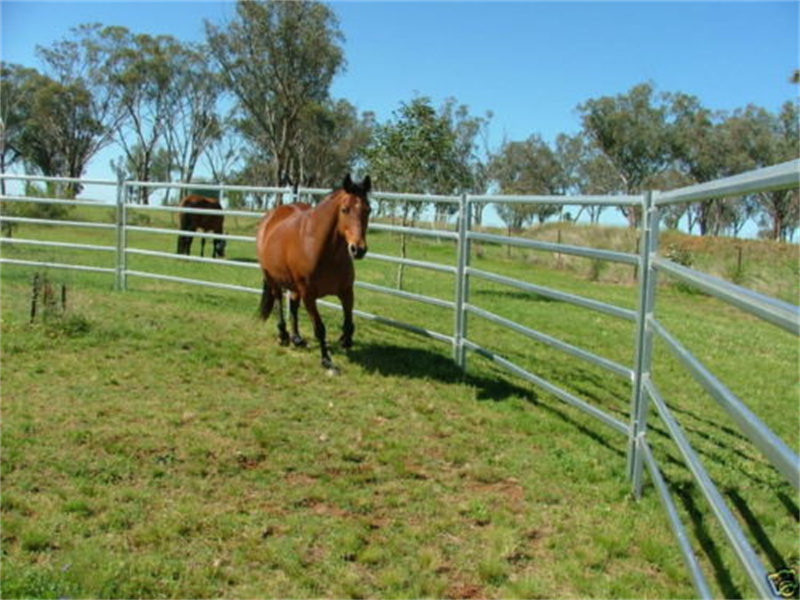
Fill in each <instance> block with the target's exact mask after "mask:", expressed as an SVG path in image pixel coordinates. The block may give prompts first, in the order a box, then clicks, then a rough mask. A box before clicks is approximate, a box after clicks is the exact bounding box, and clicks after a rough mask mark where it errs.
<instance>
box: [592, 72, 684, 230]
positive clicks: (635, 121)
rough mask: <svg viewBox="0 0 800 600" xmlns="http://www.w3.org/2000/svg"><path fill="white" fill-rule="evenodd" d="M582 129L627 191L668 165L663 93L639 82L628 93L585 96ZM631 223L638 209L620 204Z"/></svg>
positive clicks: (634, 191) (638, 188)
mask: <svg viewBox="0 0 800 600" xmlns="http://www.w3.org/2000/svg"><path fill="white" fill-rule="evenodd" d="M578 111H579V112H580V114H581V119H582V122H583V130H584V132H585V133H586V135H587V136H588V137H589V139H591V140H592V143H593V144H595V146H596V147H597V148H598V149H599V150H600V151H601V152H602V153H603V154H604V155H605V156H606V157H607V158H608V160H609V161H610V162H611V164H612V165H614V168H615V169H616V171H617V175H618V176H619V178H620V180H621V182H622V188H623V190H624V191H625V193H627V194H638V193H640V192H642V191H643V190H644V189H645V188H646V187H648V185H649V184H650V182H651V181H652V180H653V179H654V178H655V177H656V176H658V175H659V174H661V173H663V172H664V171H665V170H667V168H668V167H669V166H670V162H671V158H672V157H671V149H670V133H669V128H668V126H667V105H666V104H665V100H664V96H663V95H659V96H656V94H655V92H654V90H653V86H652V85H651V84H649V83H642V84H639V85H636V86H634V87H632V88H631V89H630V90H629V91H628V92H627V93H624V94H618V95H616V96H604V97H601V98H593V99H590V100H587V101H586V102H584V103H583V104H580V105H578ZM620 211H621V212H622V213H623V215H625V217H626V218H627V219H628V223H629V224H630V225H631V226H636V225H637V224H638V221H639V218H640V215H639V212H640V211H639V210H638V209H634V208H633V207H620Z"/></svg>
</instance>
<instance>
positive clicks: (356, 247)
mask: <svg viewBox="0 0 800 600" xmlns="http://www.w3.org/2000/svg"><path fill="white" fill-rule="evenodd" d="M370 187H371V181H370V178H369V176H367V177H366V178H365V179H364V181H363V182H361V183H360V184H357V183H354V182H353V181H352V179H350V175H349V174H348V175H347V176H346V177H345V178H344V182H343V183H342V187H341V188H340V189H337V190H334V191H333V192H331V193H330V194H328V195H327V196H326V197H325V198H324V199H323V200H322V201H321V202H320V203H319V204H318V205H317V206H316V207H312V206H310V205H308V204H300V203H298V204H286V205H283V206H279V207H278V208H276V209H274V210H272V211H271V212H269V213H267V214H266V215H265V216H264V218H263V219H262V221H261V224H260V225H259V227H258V235H257V237H256V248H257V253H258V261H259V263H260V264H261V270H262V271H263V274H264V288H263V292H262V294H261V318H262V319H263V320H266V319H267V318H268V317H269V315H270V313H271V312H272V307H273V305H274V303H275V300H276V299H277V300H278V305H279V309H280V310H279V314H278V319H279V320H278V333H279V335H280V342H281V345H287V344H288V343H289V342H290V341H291V342H292V343H293V344H294V345H295V346H304V345H305V340H303V338H302V337H300V333H299V332H298V330H297V309H298V307H299V305H300V302H301V301H302V302H303V305H304V306H305V308H306V311H308V315H309V316H310V317H311V319H312V321H314V335H315V336H316V338H317V340H318V341H319V345H320V352H321V353H322V366H323V367H325V368H326V369H332V370H335V367H334V366H333V363H332V362H331V357H330V354H328V347H327V345H326V343H325V325H324V324H323V323H322V318H321V317H320V315H319V311H318V310H317V298H321V297H322V296H328V295H333V296H338V298H339V300H340V301H341V303H342V309H343V311H344V326H343V333H342V337H341V338H340V342H341V344H342V347H343V348H349V347H350V346H352V344H353V331H354V330H355V327H354V326H353V281H354V280H355V271H354V269H353V260H354V259H360V258H363V257H364V255H365V254H366V253H367V243H366V235H367V223H368V221H369V212H370V206H369V201H368V200H367V194H368V193H369V190H370ZM283 290H289V291H290V292H291V296H290V300H289V309H290V314H291V317H292V336H291V338H290V337H289V333H288V332H287V331H286V321H285V320H284V317H283V299H282V295H281V293H282V291H283Z"/></svg>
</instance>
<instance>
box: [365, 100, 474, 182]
mask: <svg viewBox="0 0 800 600" xmlns="http://www.w3.org/2000/svg"><path fill="white" fill-rule="evenodd" d="M488 118H489V117H488V116H487V117H486V118H481V117H471V116H469V112H468V108H467V107H466V106H457V105H456V102H455V100H454V99H449V100H447V101H446V102H445V103H444V104H443V105H442V106H441V107H440V108H439V109H438V110H437V109H436V108H434V106H433V105H432V103H431V100H430V98H426V97H419V98H414V99H413V100H411V102H407V103H406V102H403V103H401V105H400V108H399V109H398V110H397V111H395V113H394V119H393V120H392V121H389V122H388V123H385V124H381V125H379V126H377V127H376V130H375V135H374V137H373V139H372V141H371V143H370V145H369V146H368V147H367V148H366V149H365V150H364V158H365V161H366V168H367V170H368V171H369V172H370V174H371V175H372V176H373V177H374V178H375V179H376V180H378V181H380V182H381V189H385V190H403V191H406V192H410V193H416V194H454V193H461V192H464V191H468V190H474V189H475V188H476V185H477V183H478V178H477V163H478V160H477V157H476V141H475V140H476V136H477V135H478V134H479V132H480V130H481V128H482V127H484V126H485V125H486V123H487V122H488Z"/></svg>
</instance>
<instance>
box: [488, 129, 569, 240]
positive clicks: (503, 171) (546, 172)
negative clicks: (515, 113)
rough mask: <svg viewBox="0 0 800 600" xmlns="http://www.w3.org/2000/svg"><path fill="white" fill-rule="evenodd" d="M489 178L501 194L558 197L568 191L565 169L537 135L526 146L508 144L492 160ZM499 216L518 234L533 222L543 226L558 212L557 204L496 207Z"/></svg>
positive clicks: (497, 205)
mask: <svg viewBox="0 0 800 600" xmlns="http://www.w3.org/2000/svg"><path fill="white" fill-rule="evenodd" d="M489 174H490V176H491V177H492V179H493V180H494V181H495V182H496V183H497V185H498V186H499V187H500V193H503V194H508V195H513V194H533V195H542V196H549V195H557V194H562V193H564V191H565V188H566V185H567V182H566V175H565V172H564V168H563V166H562V165H561V163H560V162H559V160H558V158H557V156H556V154H555V153H554V152H553V151H552V150H551V149H550V147H549V146H548V145H547V144H546V143H545V142H544V140H542V138H541V137H540V136H538V135H533V136H531V137H530V138H528V139H527V140H525V141H524V142H506V143H504V144H503V146H502V148H500V151H499V153H498V154H496V155H495V156H493V157H492V161H491V162H490V164H489ZM495 209H496V211H497V214H498V216H499V217H500V218H501V219H502V220H503V222H504V223H505V224H506V225H507V227H508V229H509V230H510V231H519V230H521V229H522V227H523V226H524V225H526V224H528V223H530V222H531V221H532V220H533V219H534V218H537V217H538V219H539V223H543V222H544V221H545V220H546V219H548V218H549V217H551V216H552V215H554V214H556V213H557V212H558V207H557V206H556V205H554V204H514V203H499V204H495Z"/></svg>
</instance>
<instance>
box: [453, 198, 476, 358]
mask: <svg viewBox="0 0 800 600" xmlns="http://www.w3.org/2000/svg"><path fill="white" fill-rule="evenodd" d="M471 212H472V211H471V210H470V205H469V198H468V197H467V194H462V195H461V197H460V198H459V202H458V248H457V249H456V261H457V263H456V286H455V287H456V298H455V301H456V302H455V315H454V318H453V320H454V325H453V327H454V331H453V360H454V361H455V362H456V364H457V365H458V366H459V368H460V369H461V370H462V371H464V370H466V367H467V354H466V349H465V348H464V338H465V337H466V335H467V313H466V310H465V308H464V306H465V305H466V303H467V300H468V299H469V281H468V279H467V266H468V265H469V252H470V248H469V237H468V233H469V229H470V214H471Z"/></svg>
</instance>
